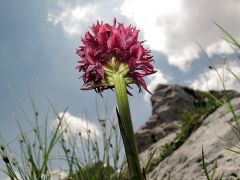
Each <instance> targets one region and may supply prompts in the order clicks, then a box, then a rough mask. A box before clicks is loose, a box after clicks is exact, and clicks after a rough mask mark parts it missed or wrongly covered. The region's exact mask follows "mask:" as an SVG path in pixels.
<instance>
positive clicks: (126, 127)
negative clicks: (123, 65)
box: [113, 73, 143, 180]
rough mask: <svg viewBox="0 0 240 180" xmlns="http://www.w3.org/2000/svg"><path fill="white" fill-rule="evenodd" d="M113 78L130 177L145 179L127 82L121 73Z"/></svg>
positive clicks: (137, 179) (133, 179) (134, 179)
mask: <svg viewBox="0 0 240 180" xmlns="http://www.w3.org/2000/svg"><path fill="white" fill-rule="evenodd" d="M113 79H114V84H115V92H116V96H117V103H118V109H119V114H120V119H121V123H122V126H123V131H124V133H125V134H123V132H121V133H122V138H123V142H124V147H125V152H126V156H127V162H128V169H129V173H130V177H131V179H132V180H143V176H142V173H141V167H140V162H139V158H138V151H137V146H136V141H135V135H134V131H133V125H132V120H131V114H130V108H129V103H128V96H127V90H126V82H125V79H124V76H123V75H122V74H120V73H116V74H114V75H113ZM124 138H127V139H124Z"/></svg>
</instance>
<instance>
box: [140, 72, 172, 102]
mask: <svg viewBox="0 0 240 180" xmlns="http://www.w3.org/2000/svg"><path fill="white" fill-rule="evenodd" d="M156 70H157V72H156V73H155V74H153V75H151V76H148V80H149V83H148V84H147V87H148V89H149V91H150V92H152V93H153V92H154V90H155V88H156V87H157V85H159V84H167V83H168V82H169V81H170V80H171V77H169V76H167V75H165V74H163V73H162V72H161V71H160V70H159V69H156ZM150 97H151V94H149V93H148V92H145V93H144V100H145V101H149V100H150Z"/></svg>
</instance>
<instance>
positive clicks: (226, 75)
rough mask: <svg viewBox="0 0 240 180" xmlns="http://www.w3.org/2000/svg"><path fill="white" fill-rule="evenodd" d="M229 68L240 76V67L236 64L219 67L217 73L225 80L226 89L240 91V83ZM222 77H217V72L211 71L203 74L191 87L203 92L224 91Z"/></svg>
mask: <svg viewBox="0 0 240 180" xmlns="http://www.w3.org/2000/svg"><path fill="white" fill-rule="evenodd" d="M227 68H229V69H230V70H231V71H233V72H234V73H235V74H237V75H238V76H240V67H239V65H236V64H235V63H232V64H229V66H228V67H227V66H218V67H217V71H218V73H219V75H220V77H221V79H222V80H224V81H223V82H224V85H225V87H226V89H233V90H236V91H240V90H239V89H240V86H239V85H240V84H239V83H240V82H239V81H238V80H237V79H236V78H235V77H234V76H233V75H232V74H231V73H230V72H229V71H228V70H227ZM220 77H219V76H218V75H217V73H216V71H215V70H213V69H209V70H208V71H206V72H205V73H203V74H201V75H200V76H199V77H198V79H196V80H194V81H192V82H191V83H190V86H191V87H192V88H193V89H199V90H203V91H209V90H223V84H222V82H221V80H220Z"/></svg>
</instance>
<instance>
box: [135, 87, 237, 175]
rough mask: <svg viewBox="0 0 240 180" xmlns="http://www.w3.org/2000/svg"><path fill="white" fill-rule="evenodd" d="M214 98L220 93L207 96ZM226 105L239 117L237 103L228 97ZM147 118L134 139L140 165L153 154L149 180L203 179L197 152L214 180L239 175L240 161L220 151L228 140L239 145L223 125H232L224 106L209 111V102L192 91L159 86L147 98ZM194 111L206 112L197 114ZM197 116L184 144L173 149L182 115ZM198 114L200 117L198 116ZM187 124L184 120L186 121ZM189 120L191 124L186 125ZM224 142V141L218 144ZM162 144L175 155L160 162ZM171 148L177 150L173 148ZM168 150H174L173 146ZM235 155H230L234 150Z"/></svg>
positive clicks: (223, 150) (231, 118) (179, 130)
mask: <svg viewBox="0 0 240 180" xmlns="http://www.w3.org/2000/svg"><path fill="white" fill-rule="evenodd" d="M211 93H212V94H214V96H217V97H218V98H221V97H223V92H214V91H212V92H211ZM228 94H230V95H229V96H230V97H231V99H232V100H231V103H232V106H233V108H234V109H235V112H236V115H238V116H240V97H239V94H237V93H236V92H234V91H229V93H228ZM151 101H152V107H153V110H152V116H151V117H150V119H149V121H147V123H146V124H145V125H144V126H143V127H142V128H141V129H140V130H139V131H138V132H137V133H136V139H137V145H138V148H139V151H140V152H141V154H140V159H141V164H142V165H143V166H144V165H146V163H147V161H148V159H149V157H150V155H151V153H152V152H153V151H154V150H156V153H155V154H154V156H153V160H152V163H151V165H150V168H149V171H148V178H149V179H159V180H162V179H168V178H169V177H170V179H173V180H192V179H193V180H201V179H206V176H205V175H204V171H203V169H202V160H201V157H202V147H203V149H204V153H205V155H206V158H205V161H206V163H207V164H208V168H209V169H210V168H212V167H213V166H215V165H216V162H217V168H216V175H215V179H219V178H220V176H221V175H222V173H224V176H223V177H224V178H223V179H237V176H238V175H240V155H238V154H236V153H233V152H231V151H229V150H227V149H226V148H233V147H229V145H227V144H226V142H224V140H228V141H230V142H232V143H234V144H236V145H239V146H240V140H239V139H238V138H237V137H236V135H234V133H233V131H232V129H231V127H230V125H229V122H230V123H233V124H234V121H233V116H232V114H231V113H230V112H228V111H227V109H226V107H224V106H219V107H218V106H214V107H212V106H211V108H208V107H209V103H211V101H212V99H211V96H210V95H209V94H208V93H204V92H201V91H194V90H192V89H189V88H185V87H180V86H177V85H159V86H158V87H157V88H156V90H155V92H154V94H153V96H152V98H151ZM199 108H201V110H202V109H204V108H205V109H207V110H206V111H198V110H199ZM195 112H198V113H199V112H201V113H202V114H198V116H197V117H198V119H199V121H194V122H197V124H196V126H191V127H194V128H192V129H191V131H190V132H191V133H189V134H187V136H186V138H185V139H184V142H181V143H180V145H179V143H176V141H178V140H179V139H176V136H177V137H180V139H181V136H179V134H180V133H181V131H182V130H183V128H182V126H183V124H182V123H183V121H182V119H183V118H184V114H192V115H193V114H194V113H195ZM203 112H204V113H203ZM188 118H189V117H188ZM191 120H192V119H191ZM223 139H224V140H223ZM166 144H169V145H171V146H172V147H174V148H175V149H174V150H173V152H172V153H170V154H169V155H168V156H166V157H165V156H164V159H163V158H162V156H161V155H162V153H163V152H164V151H166V150H168V149H166ZM176 144H177V146H176ZM173 145H174V146H173ZM235 150H236V149H235Z"/></svg>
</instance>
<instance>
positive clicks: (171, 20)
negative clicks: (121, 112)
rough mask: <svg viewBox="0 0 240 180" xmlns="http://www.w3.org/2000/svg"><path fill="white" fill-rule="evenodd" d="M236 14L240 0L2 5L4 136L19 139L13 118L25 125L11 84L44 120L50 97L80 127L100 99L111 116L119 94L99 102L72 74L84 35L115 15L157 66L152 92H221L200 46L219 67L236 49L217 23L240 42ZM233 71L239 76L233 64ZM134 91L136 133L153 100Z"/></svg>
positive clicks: (0, 120) (50, 0)
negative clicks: (165, 88) (163, 87)
mask: <svg viewBox="0 0 240 180" xmlns="http://www.w3.org/2000/svg"><path fill="white" fill-rule="evenodd" d="M239 10H240V1H239V0H228V1H224V0H212V1H207V0H202V1H197V2H196V1H190V0H169V1H163V0H160V1H159V0H149V1H144V0H114V1H107V0H102V1H97V0H90V1H83V0H80V1H75V0H73V1H67V0H66V1H64V0H58V1H56V0H36V1H28V0H21V1H18V0H1V1H0V99H1V101H0V124H1V125H0V132H1V134H2V135H3V136H4V137H6V139H8V140H10V139H12V138H14V137H16V135H17V134H18V131H17V127H16V125H15V122H14V120H13V119H14V118H13V117H14V115H15V116H17V117H18V119H19V120H20V122H21V123H22V125H23V126H26V127H27V123H26V121H25V120H23V119H24V118H23V116H22V114H21V112H20V110H19V107H18V105H17V103H16V100H15V98H14V96H13V95H12V94H11V91H10V88H9V85H10V87H11V88H12V89H13V91H14V92H15V94H16V96H17V97H18V98H19V101H20V102H21V104H22V106H23V107H24V108H25V110H26V112H28V113H29V114H31V112H32V110H31V102H30V98H29V95H28V87H29V88H30V89H31V91H32V92H33V94H34V95H33V96H34V99H35V100H36V104H37V107H38V110H39V112H40V116H42V117H43V113H45V112H46V111H47V109H48V107H49V104H48V102H47V99H46V97H45V95H44V94H45V93H46V94H47V95H48V96H49V97H50V98H51V100H52V102H53V104H54V105H55V106H56V108H57V109H58V110H59V112H62V111H63V110H64V108H65V107H66V106H68V107H69V109H68V112H69V113H70V115H72V116H74V117H77V118H78V120H79V121H80V122H81V120H83V119H84V118H83V117H84V114H85V112H86V111H87V112H88V114H89V118H90V119H92V120H93V121H94V119H96V116H97V115H96V99H97V101H98V103H99V109H100V111H101V112H104V110H103V101H108V106H109V111H110V112H111V113H112V112H113V110H114V107H115V106H116V102H115V97H114V94H113V93H112V92H106V93H104V98H101V97H100V96H99V95H96V93H95V92H93V91H80V90H79V89H80V88H81V86H82V82H81V80H79V79H78V77H80V76H81V74H79V73H78V72H76V71H75V69H74V68H75V66H76V64H77V60H78V57H77V56H76V55H75V50H76V48H77V47H78V46H80V45H81V42H80V39H81V36H83V35H84V33H85V32H86V31H87V30H88V27H89V26H91V25H92V24H93V23H95V22H96V20H103V21H104V22H108V23H112V21H113V18H114V17H116V18H117V20H118V21H120V22H124V24H129V23H131V24H133V25H134V26H136V27H137V28H138V29H140V30H141V33H140V38H142V39H145V40H147V41H146V43H145V45H146V47H148V48H150V49H152V54H153V56H154V59H155V66H156V69H158V73H157V74H156V75H154V76H152V77H149V78H146V81H147V82H148V85H149V88H150V89H151V90H153V89H154V87H155V86H156V84H159V83H170V84H175V83H176V84H180V85H186V86H190V87H194V88H195V89H203V90H206V89H207V86H206V84H208V87H209V88H210V89H219V87H220V86H219V83H218V82H217V80H216V78H215V77H213V76H214V73H213V72H211V71H209V70H208V69H207V66H208V64H209V62H208V60H207V58H206V56H205V55H204V54H203V53H202V52H201V49H200V48H199V47H198V46H197V45H196V43H195V41H197V42H199V44H201V46H202V47H203V48H204V49H205V50H206V52H207V53H208V55H209V57H210V58H211V59H212V60H213V61H214V62H216V63H219V62H221V61H219V60H221V59H222V54H225V55H227V56H231V54H232V53H233V51H232V49H231V47H230V46H229V45H228V43H226V41H224V40H223V39H222V37H223V34H222V33H221V32H220V30H219V29H218V28H217V27H216V25H214V23H213V21H216V22H218V23H219V24H221V25H222V26H223V27H225V28H226V29H227V30H229V31H230V32H232V33H233V34H234V35H235V36H237V37H239V35H240V24H239V23H237V22H239V20H240V16H239ZM231 67H233V68H234V70H235V71H237V72H239V68H238V67H237V66H236V64H231ZM219 68H220V67H219ZM228 83H229V84H228V86H229V88H234V89H236V88H237V87H236V82H235V81H234V80H233V79H232V78H231V77H228ZM133 94H134V96H133V97H130V98H129V99H130V103H131V105H130V106H131V111H132V114H133V123H134V127H135V129H138V128H139V127H140V126H141V125H143V124H144V122H145V121H147V119H148V118H149V116H150V114H151V104H150V102H149V100H148V98H149V95H146V94H145V93H143V94H138V93H137V89H136V88H135V89H134V90H133ZM75 119H76V118H75ZM73 124H74V123H73Z"/></svg>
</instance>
